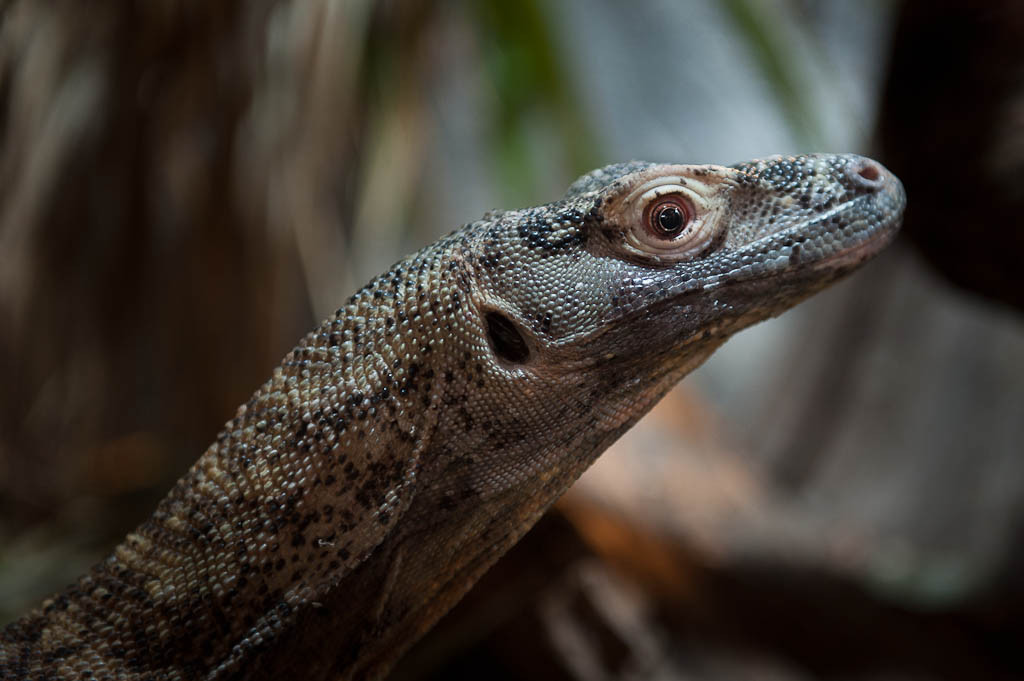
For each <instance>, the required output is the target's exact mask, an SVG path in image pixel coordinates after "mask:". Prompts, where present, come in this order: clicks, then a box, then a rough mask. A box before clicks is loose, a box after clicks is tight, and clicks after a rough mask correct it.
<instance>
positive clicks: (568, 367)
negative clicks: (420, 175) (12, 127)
mask: <svg viewBox="0 0 1024 681" xmlns="http://www.w3.org/2000/svg"><path fill="white" fill-rule="evenodd" d="M664 178H674V179H673V180H672V181H673V182H674V183H675V184H674V185H673V186H677V185H678V186H680V187H682V189H680V191H683V192H691V194H692V196H693V197H696V198H694V199H693V201H692V203H691V204H690V208H691V209H692V212H693V214H694V215H693V217H694V222H693V223H692V224H694V225H698V224H699V225H700V230H703V231H700V230H697V232H695V233H696V234H697V236H696V237H695V238H698V237H699V239H698V241H696V242H695V243H698V246H699V248H700V249H701V250H700V252H699V253H694V254H691V255H687V256H686V257H678V254H675V253H673V252H672V251H671V249H669V250H667V251H664V252H661V251H659V253H660V255H657V256H654V255H651V254H648V253H646V252H645V251H644V247H643V245H642V244H643V243H644V242H643V241H642V240H641V241H637V238H638V235H640V236H641V237H643V238H647V239H649V238H650V235H649V234H647V233H643V234H641V233H640V232H638V231H637V230H643V229H644V225H643V224H640V222H642V220H637V219H635V218H636V216H637V215H640V213H637V212H636V211H637V210H641V209H643V205H642V204H637V201H641V200H640V199H636V198H635V195H636V194H637V191H636V188H637V187H638V186H641V185H642V186H646V185H645V184H644V183H650V182H655V183H659V182H662V180H663V179H664ZM659 186H660V185H659ZM691 194H686V196H690V195H691ZM645 196H646V195H645ZM631 197H633V198H631ZM903 204H904V198H903V191H902V188H901V187H900V186H899V183H898V181H896V180H895V178H893V177H892V176H891V175H889V174H888V173H887V172H886V171H885V170H884V169H883V168H881V167H880V166H878V165H877V164H875V163H874V162H872V161H869V160H867V159H863V158H861V157H857V156H850V155H843V156H824V155H822V156H805V157H798V158H788V159H784V158H776V159H769V160H766V161H758V162H752V163H746V164H741V165H737V166H734V167H731V168H726V167H721V166H670V165H654V164H648V163H639V162H633V163H627V164H620V165H615V166H609V167H607V168H604V169H601V170H597V171H594V172H593V173H590V174H589V175H586V176H584V177H583V178H580V180H578V181H577V182H576V183H574V184H573V186H572V187H571V188H570V191H569V193H568V194H567V195H566V197H565V198H564V199H562V200H560V201H557V202H555V203H552V204H550V205H547V206H541V207H538V208H529V209H525V210H517V211H506V212H495V213H493V214H491V215H489V216H488V217H486V218H484V219H483V220H480V221H478V222H474V223H471V224H469V225H466V226H465V227H463V228H462V229H460V230H458V231H456V232H454V233H452V234H451V235H449V236H447V237H445V238H443V239H441V240H440V241H438V242H437V243H435V244H432V245H430V246H428V247H426V248H424V249H423V250H422V251H420V252H419V253H416V254H414V255H412V256H410V257H409V258H407V259H405V260H403V261H401V262H400V263H398V264H397V265H395V266H394V267H393V268H392V269H391V270H390V271H388V272H386V273H385V274H383V275H381V276H379V277H377V278H376V279H374V280H373V281H371V282H370V283H369V284H367V285H366V286H365V287H363V288H362V289H361V290H359V291H358V292H357V293H356V294H355V295H353V296H352V298H351V299H349V301H348V302H347V303H346V305H345V307H343V308H342V309H340V310H338V312H337V314H336V315H335V316H333V317H331V318H330V319H328V320H327V321H325V322H324V323H323V324H322V325H321V326H320V327H319V328H318V329H316V330H315V331H313V332H312V333H311V334H309V335H308V336H306V338H304V339H303V340H302V341H301V343H300V344H299V345H298V346H297V347H296V348H295V349H294V350H293V351H292V352H291V353H289V355H288V356H287V357H286V358H285V359H284V362H283V363H282V365H281V367H280V368H279V369H277V370H276V371H275V373H274V375H273V377H272V378H271V379H270V380H269V381H268V382H267V383H266V384H264V386H263V387H261V388H260V389H259V390H258V391H257V392H256V394H255V395H253V397H252V398H251V399H250V400H249V401H248V402H247V403H246V404H245V405H243V406H242V407H240V408H239V410H238V413H237V414H236V415H235V417H234V418H233V419H232V420H231V421H230V422H228V424H227V425H226V426H225V428H224V430H223V431H222V432H221V434H220V436H219V437H218V439H217V441H216V442H215V443H214V444H213V445H212V446H211V447H210V449H209V450H207V452H206V453H205V454H204V455H203V456H202V457H201V458H200V459H199V461H198V462H197V463H196V464H195V466H194V467H193V468H192V469H191V471H190V472H189V473H188V475H186V476H185V477H184V478H183V479H182V480H181V481H179V483H178V484H177V485H176V486H175V487H174V489H173V490H172V491H171V493H170V494H169V495H168V496H167V498H166V499H164V501H163V502H162V503H161V504H160V505H159V507H158V508H157V510H156V512H155V513H154V514H153V516H152V518H151V519H150V520H149V521H147V522H146V523H144V524H143V525H142V526H141V527H139V528H138V529H137V530H136V531H135V532H133V533H132V534H130V535H129V536H128V537H127V538H126V539H125V540H124V542H123V543H122V544H121V545H120V546H118V547H117V548H116V549H115V550H114V552H113V554H112V555H111V556H110V557H109V558H108V559H107V560H105V561H104V562H102V563H101V564H99V565H97V566H96V567H95V568H93V570H92V571H91V572H90V573H89V574H88V575H86V576H85V577H83V578H82V579H81V580H79V582H78V583H76V584H75V585H73V586H71V587H69V588H68V589H67V590H65V591H64V592H62V593H60V594H57V595H55V596H53V597H52V598H50V599H49V600H47V601H46V602H45V603H43V605H42V606H40V608H39V609H37V610H35V611H33V612H32V613H30V614H28V615H27V616H26V617H24V618H23V619H21V620H19V621H17V622H15V623H13V624H11V625H10V626H8V627H7V628H6V629H4V631H3V633H2V637H0V677H2V678H4V679H20V678H30V679H43V678H47V679H49V678H54V679H72V678H97V679H189V680H191V679H207V678H209V679H219V678H246V679H250V678H251V679H255V678H292V677H297V678H298V677H301V678H304V679H321V678H366V677H374V676H379V675H381V674H383V673H384V672H386V670H387V669H388V668H389V666H390V664H391V663H392V662H393V661H394V659H395V658H396V657H397V656H398V655H400V654H401V652H402V651H403V650H404V649H405V648H406V647H408V646H409V645H410V644H411V643H412V642H413V641H414V640H415V639H416V638H417V637H418V636H420V635H421V634H422V633H423V632H424V631H425V630H426V629H428V628H429V627H430V626H431V625H432V624H433V623H434V621H436V619H437V618H438V617H440V616H441V615H442V614H443V613H444V612H445V611H447V610H448V608H450V607H451V606H452V605H453V604H454V602H455V601H456V600H457V599H458V598H459V597H460V596H461V595H462V594H463V593H464V592H465V591H466V590H467V589H468V588H469V587H470V586H471V585H472V583H473V582H474V581H475V580H476V579H477V578H478V577H479V576H480V574H481V573H482V572H483V571H484V570H486V568H487V567H488V566H489V565H490V564H491V563H493V562H494V561H495V560H496V559H497V558H498V557H499V556H500V555H501V554H502V553H503V552H504V551H505V550H507V549H508V548H509V547H510V546H511V545H512V544H513V543H514V542H515V541H516V540H517V539H518V538H519V537H520V536H522V534H523V533H524V532H525V531H526V530H527V529H529V527H530V526H531V525H532V524H533V522H534V521H535V520H536V519H537V518H538V517H539V516H540V514H541V513H543V512H544V510H545V509H546V508H547V507H548V506H549V505H550V504H551V503H552V502H553V501H554V500H555V499H556V498H557V497H558V496H559V495H560V494H561V493H562V492H564V491H565V489H566V488H567V487H568V486H569V485H570V484H571V483H572V481H573V480H574V479H575V478H576V477H577V476H578V475H579V474H580V473H581V472H582V471H583V470H584V469H585V468H586V467H587V466H588V465H589V464H590V463H591V462H592V461H593V460H594V458H595V457H596V456H597V455H598V454H600V453H601V451H603V450H604V449H605V448H606V447H607V446H608V445H609V444H610V443H611V442H612V441H613V440H614V439H615V438H616V437H618V435H619V434H621V433H622V432H623V431H624V430H625V429H627V428H628V427H629V426H630V425H632V424H633V423H635V422H636V420H637V419H639V418H640V416H642V415H643V414H644V413H645V412H646V411H647V410H648V409H649V408H650V407H651V406H652V405H653V404H654V403H655V402H656V401H657V400H658V399H659V398H660V397H661V396H662V395H663V394H664V392H665V391H666V390H668V389H669V388H670V387H671V386H672V385H673V384H674V383H675V382H676V381H678V380H679V378H681V377H682V376H683V375H684V374H686V373H687V372H688V371H690V370H691V369H693V368H694V367H695V366H697V365H698V364H700V362H702V361H703V360H704V359H705V358H706V357H707V356H708V355H709V354H710V353H711V352H712V351H713V350H714V349H715V348H716V347H718V346H719V345H720V344H721V343H722V342H723V341H724V340H725V339H726V338H727V337H728V336H729V335H731V334H732V333H734V332H735V331H737V330H739V329H741V328H743V327H744V326H747V325H749V324H751V323H753V322H756V321H758V320H761V319H764V318H766V317H768V316H771V315H775V314H778V313H780V312H782V311H783V310H785V309H786V308H788V307H790V306H792V305H793V304H795V303H796V302H798V301H799V300H801V299H803V298H804V297H806V296H808V295H810V294H811V293H813V292H814V291H816V290H818V289H820V288H822V287H823V286H825V285H827V284H828V283H830V282H831V281H834V280H835V279H836V278H838V277H839V276H842V275H843V274H845V273H846V272H848V271H850V270H851V269H853V268H854V267H855V266H857V265H858V264H860V263H861V262H863V261H864V260H865V259H867V258H868V257H870V256H871V255H873V254H874V253H876V252H877V251H878V250H879V249H880V248H881V247H882V246H883V245H884V244H885V243H887V242H888V241H889V240H890V239H891V237H892V235H893V234H894V233H895V231H896V228H897V227H898V224H899V220H900V217H901V215H902V211H903ZM700 239H703V240H700ZM637 243H640V244H641V245H640V246H639V247H638V246H637V245H636V244H637ZM680 243H681V242H680ZM488 315H490V319H491V320H492V324H491V325H490V326H489V325H488V323H486V322H485V319H487V318H488ZM494 320H497V321H498V322H499V324H498V327H495V325H494V323H493V322H494ZM488 328H491V331H492V334H489V333H488ZM495 328H500V329H501V334H504V336H502V335H501V334H497V335H495V334H494V329H495ZM508 343H513V344H514V345H513V346H508V345H507V344H508Z"/></svg>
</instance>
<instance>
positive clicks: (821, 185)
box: [475, 154, 905, 373]
mask: <svg viewBox="0 0 1024 681" xmlns="http://www.w3.org/2000/svg"><path fill="white" fill-rule="evenodd" d="M904 204H905V195H904V192H903V188H902V185H901V184H900V182H899V180H897V179H896V178H895V176H893V175H892V174H891V173H890V172H889V171H888V170H886V169H885V168H884V167H882V166H881V165H880V164H878V163H877V162H875V161H873V160H871V159H868V158H864V157H861V156H856V155H852V154H841V155H825V154H819V155H808V156H800V157H775V158H769V159H765V160H760V161H751V162H748V163H742V164H738V165H734V166H728V167H727V166H717V165H675V164H651V163H643V162H630V163H623V164H617V165H612V166H607V167H605V168H601V169H599V170H596V171H593V172H591V173H588V174H587V175H584V176H583V177H581V178H580V179H578V180H577V181H576V182H575V183H573V185H572V186H571V187H570V188H569V191H568V193H567V194H566V196H565V197H564V198H563V199H561V200H560V201H556V202H554V203H552V204H549V205H547V206H542V207H539V208H531V209H527V210H523V211H510V212H507V213H503V214H501V215H500V216H499V218H498V219H497V220H496V221H495V222H493V223H491V224H490V225H489V227H488V228H487V229H485V230H484V231H483V232H482V233H481V235H480V238H479V239H478V240H477V241H476V248H475V252H476V254H477V256H478V257H477V258H476V263H477V267H476V271H477V275H478V278H479V280H481V281H484V282H486V285H484V286H481V287H479V289H480V290H481V291H483V292H486V293H485V294H484V295H481V296H478V301H479V303H480V305H481V307H482V309H483V310H484V314H485V317H486V319H487V320H488V321H487V323H488V336H489V339H490V343H491V346H492V349H493V350H494V351H495V354H496V355H497V356H498V357H499V360H504V361H505V363H506V364H508V365H522V366H529V365H530V363H531V362H532V363H534V365H535V367H536V370H538V371H548V372H553V373H560V370H565V371H568V372H573V371H577V370H578V369H579V368H580V367H581V365H586V364H588V363H589V364H593V363H595V362H598V363H601V364H602V365H603V366H608V365H609V364H616V363H625V364H631V365H632V364H636V363H638V362H639V363H651V362H652V361H656V362H660V363H661V364H662V365H663V366H662V369H663V370H664V371H668V372H670V373H671V372H673V371H674V370H676V369H680V368H682V369H683V373H685V372H686V371H688V370H689V368H693V366H695V364H694V362H696V363H699V362H700V361H703V359H704V358H705V357H706V356H707V355H708V354H709V353H710V352H711V351H712V350H713V349H714V348H715V347H717V346H718V345H719V344H720V343H721V342H722V341H724V340H725V339H726V338H727V337H728V336H729V335H731V334H732V333H735V332H736V331H738V330H740V329H741V328H743V327H745V326H748V325H750V324H752V323H755V322H757V321H760V320H762V319H765V318H767V317H770V316H775V315H778V314H780V313H781V312H783V311H785V310H786V309H788V308H789V307H792V306H793V305H795V304H796V303H798V302H800V301H801V300H803V299H804V298H806V297H808V296H810V295H811V294H813V293H815V292H816V291H818V290H820V289H821V288H823V287H825V286H827V285H828V284H829V283H831V282H833V281H835V280H836V279H838V278H840V277H842V276H843V275H845V274H847V273H849V272H850V271H852V270H853V269H855V268H856V267H857V266H858V265H860V264H862V263H863V262H865V261H866V260H868V259H870V258H871V257H872V256H873V255H875V254H876V253H877V252H878V251H879V250H881V249H882V248H883V247H884V246H885V245H886V244H888V243H889V241H891V239H892V238H893V236H894V235H895V233H896V231H897V229H898V227H899V224H900V221H901V218H902V213H903V208H904ZM687 367H688V368H687Z"/></svg>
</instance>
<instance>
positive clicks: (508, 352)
mask: <svg viewBox="0 0 1024 681" xmlns="http://www.w3.org/2000/svg"><path fill="white" fill-rule="evenodd" d="M484 319H485V321H486V322H487V338H488V340H489V341H490V342H491V349H493V350H494V354H496V355H497V356H498V357H500V358H501V359H503V360H505V361H506V362H511V363H512V364H522V363H523V362H525V361H526V360H528V359H529V358H530V346H529V345H527V344H526V339H525V338H523V334H521V333H520V332H519V329H518V328H517V327H516V325H515V322H513V321H512V320H511V319H509V318H508V317H506V316H505V315H503V314H501V313H500V312H497V311H496V310H491V311H490V312H488V313H487V314H486V316H485V317H484Z"/></svg>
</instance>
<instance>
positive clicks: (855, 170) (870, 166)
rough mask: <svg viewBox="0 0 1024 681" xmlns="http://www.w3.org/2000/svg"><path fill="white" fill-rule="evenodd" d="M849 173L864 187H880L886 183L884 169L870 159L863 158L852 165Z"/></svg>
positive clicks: (851, 177)
mask: <svg viewBox="0 0 1024 681" xmlns="http://www.w3.org/2000/svg"><path fill="white" fill-rule="evenodd" d="M848 173H849V176H850V179H852V180H853V181H854V182H855V183H856V184H859V185H860V186H862V187H869V188H878V187H881V186H882V185H883V184H884V180H883V179H882V175H883V173H882V169H881V168H880V167H879V165H878V164H877V163H875V162H874V161H872V160H870V159H863V160H862V161H860V162H859V163H856V164H854V165H852V166H850V168H849V170H848Z"/></svg>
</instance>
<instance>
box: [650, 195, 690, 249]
mask: <svg viewBox="0 0 1024 681" xmlns="http://www.w3.org/2000/svg"><path fill="white" fill-rule="evenodd" d="M644 223H645V224H646V225H647V227H648V228H649V229H650V230H651V233H652V234H653V235H654V236H655V237H658V238H661V239H674V238H675V237H677V236H679V234H680V233H681V232H682V231H683V230H684V229H686V226H687V225H688V224H689V223H690V207H689V206H688V205H687V203H686V201H684V200H683V198H682V197H681V196H665V197H662V198H660V199H658V200H657V201H652V202H651V203H650V204H648V206H647V209H646V210H645V211H644Z"/></svg>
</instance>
